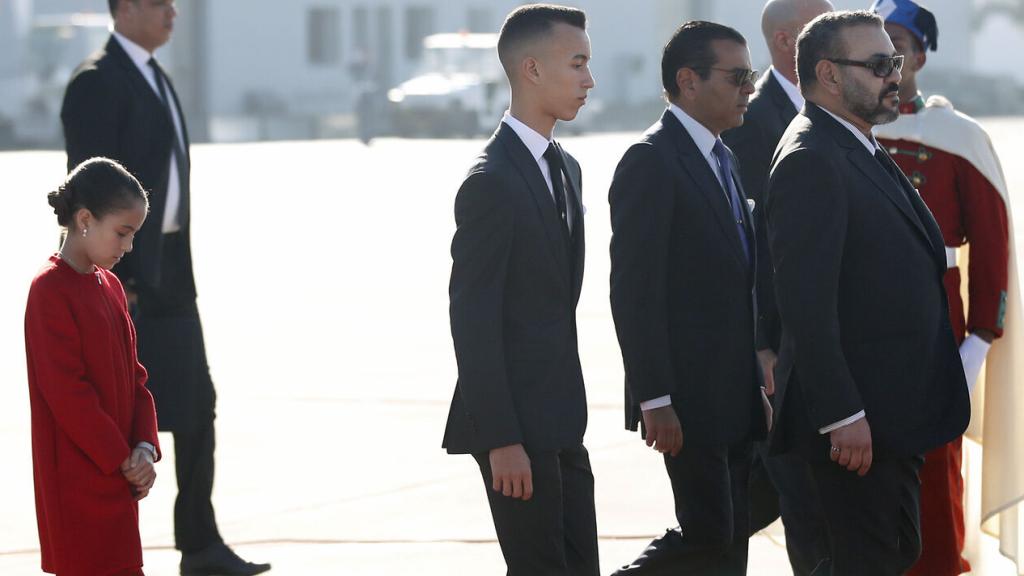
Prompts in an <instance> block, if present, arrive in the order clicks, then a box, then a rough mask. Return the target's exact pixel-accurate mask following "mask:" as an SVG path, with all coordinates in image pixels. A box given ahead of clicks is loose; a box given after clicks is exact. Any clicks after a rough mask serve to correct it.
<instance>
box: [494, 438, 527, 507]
mask: <svg viewBox="0 0 1024 576" xmlns="http://www.w3.org/2000/svg"><path fill="white" fill-rule="evenodd" d="M489 457H490V461H491V487H492V488H494V491H495V492H501V493H502V494H503V495H505V496H509V497H512V498H522V499H523V500H529V499H530V498H533V472H531V470H530V457H529V456H527V455H526V450H524V449H523V445H522V444H513V445H511V446H504V447H502V448H494V449H492V450H491V452H490V455H489Z"/></svg>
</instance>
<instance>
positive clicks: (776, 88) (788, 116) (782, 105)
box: [764, 70, 798, 130]
mask: <svg viewBox="0 0 1024 576" xmlns="http://www.w3.org/2000/svg"><path fill="white" fill-rule="evenodd" d="M765 76H766V78H765V81H764V91H765V92H766V93H767V94H768V96H769V97H770V98H771V99H772V104H774V105H775V109H776V110H777V111H778V113H779V121H780V122H782V128H783V130H785V128H786V126H789V123H790V122H792V121H793V118H795V117H796V114H797V112H798V110H797V109H796V107H795V106H793V101H792V100H790V99H789V95H788V94H786V89H785V88H783V87H782V84H779V81H778V80H777V79H776V78H775V73H774V72H773V71H771V70H769V71H768V73H767V74H765Z"/></svg>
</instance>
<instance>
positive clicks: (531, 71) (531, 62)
mask: <svg viewBox="0 0 1024 576" xmlns="http://www.w3.org/2000/svg"><path fill="white" fill-rule="evenodd" d="M519 71H520V73H521V74H522V76H523V78H524V79H526V81H527V82H529V83H531V84H534V85H537V84H540V62H538V61H537V59H536V58H534V57H533V56H527V57H526V58H523V61H522V62H521V63H520V64H519Z"/></svg>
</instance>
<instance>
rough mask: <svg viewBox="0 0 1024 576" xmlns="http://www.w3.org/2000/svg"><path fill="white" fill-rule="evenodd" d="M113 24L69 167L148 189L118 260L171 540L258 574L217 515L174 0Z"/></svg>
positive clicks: (207, 566) (94, 61)
mask: <svg viewBox="0 0 1024 576" xmlns="http://www.w3.org/2000/svg"><path fill="white" fill-rule="evenodd" d="M110 13H111V15H112V16H113V18H114V32H113V34H112V35H111V38H110V40H109V41H108V42H107V45H106V47H105V48H104V49H103V50H101V51H100V52H98V53H97V54H94V55H93V56H91V57H90V58H89V59H88V60H86V61H85V62H84V63H83V64H82V65H81V66H79V68H78V69H77V70H76V71H75V73H74V75H73V76H72V78H71V82H70V84H69V85H68V88H67V92H66V94H65V96H64V107H63V110H62V111H61V120H62V122H63V124H64V136H65V140H66V147H67V153H68V169H71V168H73V167H74V166H77V165H78V164H79V163H80V162H81V161H83V160H85V159H87V158H90V157H93V156H105V157H108V158H113V159H115V160H117V161H119V162H121V163H122V164H123V165H124V166H125V168H127V169H128V170H129V171H130V172H131V173H132V174H134V175H135V176H136V177H137V178H138V179H139V181H140V182H142V185H143V186H144V187H145V188H146V189H147V190H149V191H150V216H149V218H147V219H146V223H145V224H144V225H143V227H142V229H141V230H140V231H139V233H138V234H137V235H136V236H135V248H134V250H133V251H132V252H130V253H128V254H126V255H125V258H124V260H123V261H122V262H121V263H120V264H118V265H117V266H116V267H115V268H114V272H115V273H116V274H117V275H118V277H119V278H120V279H121V281H122V283H123V284H124V287H125V291H126V292H127V294H128V298H129V301H130V303H131V305H132V306H133V308H134V309H135V311H134V312H133V314H134V317H135V324H136V328H137V330H138V346H139V359H140V360H141V362H142V363H143V364H144V365H145V366H146V368H147V369H148V370H149V383H148V386H149V388H150V390H151V391H152V392H153V397H154V398H155V400H156V406H157V418H158V420H159V424H160V429H161V430H164V431H171V432H173V433H174V453H175V465H176V472H177V480H178V497H177V500H176V501H175V504H174V536H175V545H176V547H177V548H178V549H179V550H181V552H182V558H181V573H182V574H184V575H190V576H191V575H196V576H198V575H205V574H228V575H236V574H237V575H247V574H259V573H261V572H265V571H267V570H269V569H270V565H269V564H251V563H248V562H245V561H244V560H242V559H241V558H239V557H238V556H237V555H235V554H234V552H232V551H231V550H230V549H229V548H228V547H227V546H226V545H225V544H224V541H223V540H222V539H221V536H220V533H219V531H218V529H217V521H216V519H215V517H214V512H213V503H212V501H211V495H212V492H213V463H214V460H213V453H214V427H213V420H214V403H215V398H216V394H215V392H214V389H213V382H212V381H211V380H210V372H209V367H208V366H207V363H206V351H205V347H204V345H203V334H202V328H201V326H200V322H199V312H198V309H197V308H196V289H195V282H194V280H193V276H192V254H191V247H190V245H189V152H188V150H189V143H188V132H187V130H186V127H185V118H184V116H183V115H182V113H181V107H180V105H179V102H178V98H177V95H176V93H175V91H174V88H173V86H171V82H170V79H169V78H168V77H167V75H166V74H165V73H164V71H163V69H162V68H161V67H160V64H159V63H158V62H157V61H156V59H155V58H154V57H153V52H154V51H155V50H156V49H157V48H159V47H160V46H162V45H164V44H165V43H167V41H169V40H170V38H171V32H172V30H173V27H174V18H175V16H176V15H177V12H176V10H175V7H174V2H173V1H172V0H110Z"/></svg>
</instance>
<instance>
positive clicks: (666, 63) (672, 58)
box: [661, 20, 747, 99]
mask: <svg viewBox="0 0 1024 576" xmlns="http://www.w3.org/2000/svg"><path fill="white" fill-rule="evenodd" d="M715 40H730V41H732V42H736V43H737V44H742V45H744V46H746V45H747V39H746V38H744V37H743V34H740V33H739V32H738V31H736V30H735V29H733V28H730V27H728V26H723V25H722V24H716V23H715V22H705V21H703V20H693V21H690V22H687V23H685V24H683V25H682V26H680V27H679V28H678V29H676V31H675V34H673V35H672V39H671V40H669V41H668V44H665V50H664V52H662V54H661V84H662V86H664V88H665V92H666V93H667V94H668V96H669V98H670V99H671V98H675V97H677V96H679V86H678V85H677V84H676V73H677V72H679V69H680V68H692V69H693V70H695V71H696V72H697V74H698V75H699V76H700V77H701V78H702V79H705V80H706V79H707V78H708V76H710V75H711V67H712V66H714V65H715V64H716V63H717V62H718V56H717V55H715V50H714V48H713V47H712V46H711V44H712V43H713V42H714V41H715Z"/></svg>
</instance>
